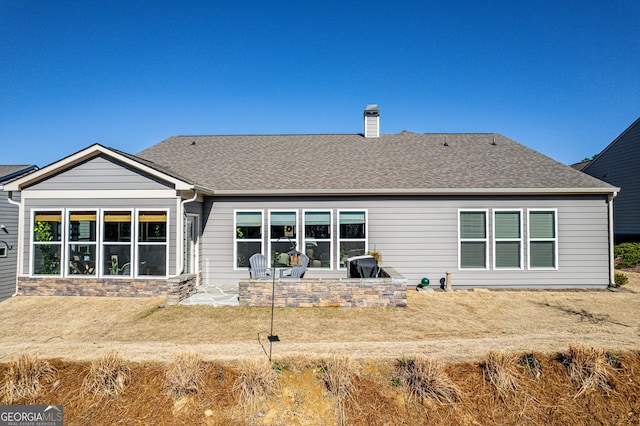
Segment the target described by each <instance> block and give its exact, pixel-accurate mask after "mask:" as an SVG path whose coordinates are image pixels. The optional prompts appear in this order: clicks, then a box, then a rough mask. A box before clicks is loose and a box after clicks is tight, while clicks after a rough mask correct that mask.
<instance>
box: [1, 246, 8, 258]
mask: <svg viewBox="0 0 640 426" xmlns="http://www.w3.org/2000/svg"><path fill="white" fill-rule="evenodd" d="M0 257H7V247H0Z"/></svg>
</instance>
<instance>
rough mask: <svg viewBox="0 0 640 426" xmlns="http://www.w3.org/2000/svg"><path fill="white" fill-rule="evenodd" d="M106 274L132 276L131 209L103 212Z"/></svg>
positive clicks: (103, 249) (103, 247)
mask: <svg viewBox="0 0 640 426" xmlns="http://www.w3.org/2000/svg"><path fill="white" fill-rule="evenodd" d="M102 218H103V219H102V220H103V234H102V253H103V259H104V271H103V274H104V275H124V276H131V273H132V268H131V244H132V239H131V211H126V210H123V211H105V212H104V213H103V217H102Z"/></svg>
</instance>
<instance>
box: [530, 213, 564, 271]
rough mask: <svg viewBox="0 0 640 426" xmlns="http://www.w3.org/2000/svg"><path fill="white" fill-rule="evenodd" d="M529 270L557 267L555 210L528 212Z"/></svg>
mask: <svg viewBox="0 0 640 426" xmlns="http://www.w3.org/2000/svg"><path fill="white" fill-rule="evenodd" d="M528 222H529V268H531V269H556V268H557V267H558V247H557V220H556V211H555V210H529V220H528Z"/></svg>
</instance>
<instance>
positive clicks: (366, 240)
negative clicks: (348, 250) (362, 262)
mask: <svg viewBox="0 0 640 426" xmlns="http://www.w3.org/2000/svg"><path fill="white" fill-rule="evenodd" d="M342 212H364V253H365V254H367V253H368V252H369V210H368V209H338V210H337V212H336V233H337V239H336V247H337V252H336V269H337V270H341V271H346V270H347V268H346V267H345V266H340V261H341V260H342V259H340V243H341V242H342V241H347V242H348V241H362V238H342V235H341V234H340V213H342Z"/></svg>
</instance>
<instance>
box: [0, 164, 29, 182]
mask: <svg viewBox="0 0 640 426" xmlns="http://www.w3.org/2000/svg"><path fill="white" fill-rule="evenodd" d="M34 170H38V166H35V165H33V164H20V165H2V164H0V184H2V183H4V182H8V181H10V180H12V179H15V178H17V177H18V176H22V175H24V174H26V173H29V172H32V171H34Z"/></svg>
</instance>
